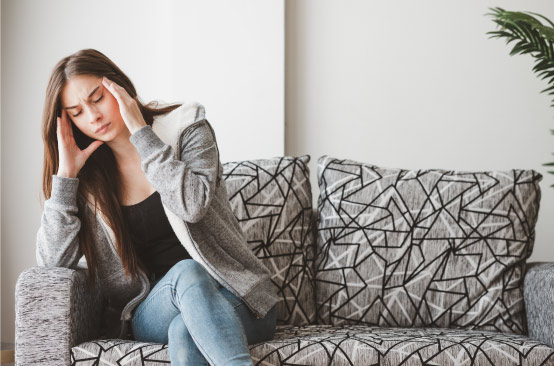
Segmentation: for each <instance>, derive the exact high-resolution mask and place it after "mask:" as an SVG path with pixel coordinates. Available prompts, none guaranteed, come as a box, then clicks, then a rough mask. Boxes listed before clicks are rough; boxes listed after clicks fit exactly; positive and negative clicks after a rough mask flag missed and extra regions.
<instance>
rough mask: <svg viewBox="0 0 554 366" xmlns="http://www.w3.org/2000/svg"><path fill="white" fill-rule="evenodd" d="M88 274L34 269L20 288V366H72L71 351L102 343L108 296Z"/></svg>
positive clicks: (17, 356) (17, 326) (17, 320)
mask: <svg viewBox="0 0 554 366" xmlns="http://www.w3.org/2000/svg"><path fill="white" fill-rule="evenodd" d="M87 277H88V274H87V270H86V269H81V268H77V269H69V268H63V267H32V268H29V269H26V270H25V271H23V272H22V273H21V274H20V275H19V277H18V279H17V282H16V286H15V362H16V365H18V366H26V365H45V366H46V365H52V366H60V365H70V353H71V352H70V351H71V348H72V347H73V346H75V345H77V344H80V343H82V342H86V341H88V340H93V339H96V338H98V337H99V333H100V317H101V314H102V296H101V292H100V290H99V286H95V287H94V288H93V289H89V286H88V278H87Z"/></svg>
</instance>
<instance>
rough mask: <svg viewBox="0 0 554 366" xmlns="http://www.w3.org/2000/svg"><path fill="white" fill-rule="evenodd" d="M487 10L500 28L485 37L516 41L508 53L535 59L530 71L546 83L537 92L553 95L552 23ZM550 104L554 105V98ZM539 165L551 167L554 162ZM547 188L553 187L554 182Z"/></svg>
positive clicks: (552, 131)
mask: <svg viewBox="0 0 554 366" xmlns="http://www.w3.org/2000/svg"><path fill="white" fill-rule="evenodd" d="M489 9H490V10H491V11H492V13H487V14H486V15H492V16H493V17H494V19H493V21H494V22H495V23H496V24H498V25H499V26H500V27H499V28H500V30H497V31H493V32H487V34H492V35H491V36H490V37H489V38H505V39H506V44H509V43H510V42H512V41H517V43H516V44H515V45H514V47H513V48H512V51H511V52H510V56H513V55H516V54H518V53H519V54H525V53H529V54H531V56H533V57H534V58H535V62H536V64H535V66H534V67H533V71H535V72H536V73H538V76H542V79H545V78H548V84H549V85H550V86H549V87H548V88H546V89H544V90H542V91H541V93H544V92H548V94H549V95H552V94H554V23H552V22H551V21H550V20H549V19H548V18H546V17H544V16H542V15H540V14H536V13H531V12H515V11H506V10H504V9H502V8H498V7H496V8H489ZM533 15H535V16H536V17H538V18H541V19H543V20H544V21H546V23H547V24H546V25H543V24H542V23H541V21H540V20H539V19H538V18H536V17H534V16H533ZM551 106H552V107H554V101H553V103H552V104H551ZM550 132H551V133H552V134H554V130H550ZM553 155H554V154H553ZM543 165H545V166H554V162H551V163H546V164H543ZM548 173H550V174H554V171H548ZM551 187H554V184H552V185H551Z"/></svg>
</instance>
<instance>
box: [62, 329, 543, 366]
mask: <svg viewBox="0 0 554 366" xmlns="http://www.w3.org/2000/svg"><path fill="white" fill-rule="evenodd" d="M250 354H251V355H252V359H253V360H254V364H255V365H318V366H322V365H333V366H340V365H364V366H366V365H391V366H392V365H406V366H408V365H445V366H446V365H468V366H469V365H554V348H551V347H550V346H548V345H545V344H541V343H539V342H537V341H534V340H532V339H530V338H528V337H525V336H522V335H516V334H511V333H510V334H507V333H496V332H487V331H475V330H461V329H460V330H458V329H439V328H379V327H371V326H364V325H344V326H331V325H307V326H290V325H284V326H278V327H277V331H276V333H275V337H274V338H273V340H271V341H269V342H264V343H259V344H254V345H251V346H250ZM71 360H72V365H103V364H114V365H160V364H163V363H164V362H163V361H165V363H167V364H169V353H168V347H167V345H166V344H158V343H143V342H135V341H123V340H99V341H94V342H86V343H82V344H80V345H78V346H75V347H73V349H72V350H71Z"/></svg>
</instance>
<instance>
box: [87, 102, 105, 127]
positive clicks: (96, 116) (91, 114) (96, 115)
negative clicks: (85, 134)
mask: <svg viewBox="0 0 554 366" xmlns="http://www.w3.org/2000/svg"><path fill="white" fill-rule="evenodd" d="M86 109H87V118H88V120H89V121H90V122H91V123H94V122H97V121H99V120H100V119H102V113H100V110H99V109H98V107H97V106H95V105H89V106H88V107H87V108H86Z"/></svg>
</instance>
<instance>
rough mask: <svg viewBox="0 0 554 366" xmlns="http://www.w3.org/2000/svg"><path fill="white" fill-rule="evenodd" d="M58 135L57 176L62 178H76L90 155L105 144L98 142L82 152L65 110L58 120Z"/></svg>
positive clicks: (92, 143)
mask: <svg viewBox="0 0 554 366" xmlns="http://www.w3.org/2000/svg"><path fill="white" fill-rule="evenodd" d="M56 135H57V137H58V152H59V155H60V161H59V166H58V172H57V173H56V175H58V176H60V177H66V178H76V177H77V174H78V173H79V171H81V168H82V167H83V165H85V162H86V161H87V159H88V158H89V157H90V155H91V154H92V153H93V152H94V150H96V149H97V148H98V147H99V146H100V145H102V144H103V143H104V141H100V140H96V141H94V142H91V144H90V145H88V147H87V148H86V149H84V150H81V149H80V148H79V146H77V143H76V142H75V138H74V137H73V129H72V128H71V122H70V121H69V120H68V118H67V112H66V111H65V109H62V116H61V118H60V117H57V118H56Z"/></svg>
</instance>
